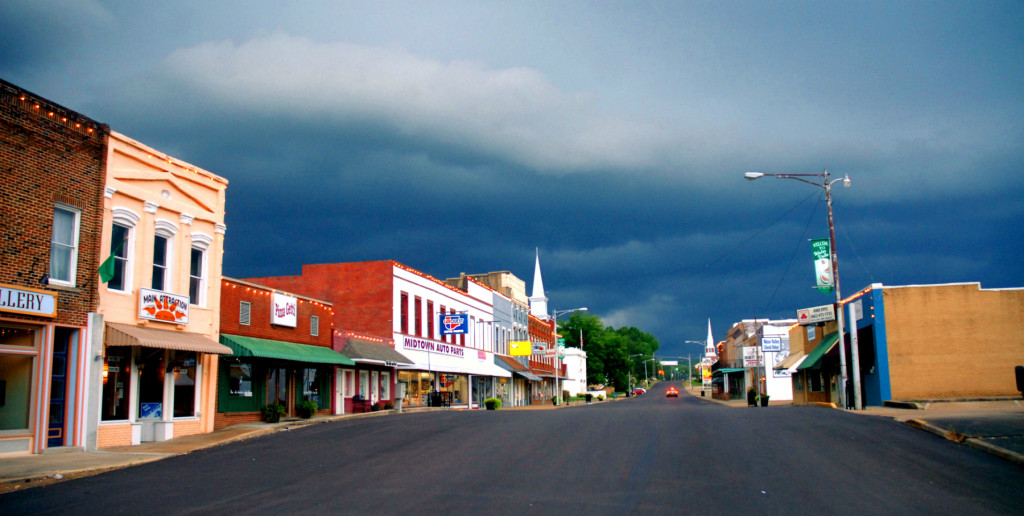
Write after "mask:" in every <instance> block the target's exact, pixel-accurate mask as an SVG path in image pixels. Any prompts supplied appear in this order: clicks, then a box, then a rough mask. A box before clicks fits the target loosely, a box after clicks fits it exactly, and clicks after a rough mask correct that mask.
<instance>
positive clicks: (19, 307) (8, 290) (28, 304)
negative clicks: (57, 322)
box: [0, 285, 57, 317]
mask: <svg viewBox="0 0 1024 516" xmlns="http://www.w3.org/2000/svg"><path fill="white" fill-rule="evenodd" d="M0 311H3V312H13V313H16V314H25V315H39V316H42V317H57V295H56V294H53V293H50V292H44V291H42V290H34V289H28V288H23V287H15V286H10V285H0Z"/></svg>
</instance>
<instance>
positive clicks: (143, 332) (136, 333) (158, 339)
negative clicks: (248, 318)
mask: <svg viewBox="0 0 1024 516" xmlns="http://www.w3.org/2000/svg"><path fill="white" fill-rule="evenodd" d="M104 340H105V341H106V343H107V345H108V346H142V347H144V348H160V349H174V350H178V351H196V352H199V353H214V354H217V355H230V354H231V348H229V347H227V346H224V345H222V344H219V343H217V342H214V341H213V340H212V339H210V338H207V337H204V336H202V335H199V334H196V333H188V332H184V331H172V330H158V329H156V328H149V327H146V326H134V325H131V324H118V323H107V325H106V334H105V336H104Z"/></svg>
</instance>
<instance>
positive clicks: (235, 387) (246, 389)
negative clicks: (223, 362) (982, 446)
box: [227, 364, 252, 398]
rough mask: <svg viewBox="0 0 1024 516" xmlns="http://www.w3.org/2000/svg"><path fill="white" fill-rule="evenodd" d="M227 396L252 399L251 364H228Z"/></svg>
mask: <svg viewBox="0 0 1024 516" xmlns="http://www.w3.org/2000/svg"><path fill="white" fill-rule="evenodd" d="M227 368H228V395H229V396H237V397H240V398H251V397H252V364H228V365H227Z"/></svg>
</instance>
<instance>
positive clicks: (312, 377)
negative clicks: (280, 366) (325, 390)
mask: <svg viewBox="0 0 1024 516" xmlns="http://www.w3.org/2000/svg"><path fill="white" fill-rule="evenodd" d="M322 383H323V375H322V374H321V372H320V370H318V369H311V368H307V369H303V370H302V397H303V399H307V400H313V401H315V402H316V405H317V406H318V407H320V408H327V407H324V406H323V401H324V400H323V398H324V396H321V395H320V394H321V389H322V387H323V386H322V385H321V384H322Z"/></svg>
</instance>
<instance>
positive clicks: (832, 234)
mask: <svg viewBox="0 0 1024 516" xmlns="http://www.w3.org/2000/svg"><path fill="white" fill-rule="evenodd" d="M765 176H771V177H777V178H779V179H795V180H797V181H802V182H804V183H807V184H809V185H814V186H817V187H818V188H824V189H825V201H826V203H827V204H828V240H829V245H831V246H832V278H833V280H834V281H835V284H836V285H835V286H836V322H837V323H838V332H839V333H838V334H839V362H840V368H841V369H842V374H841V377H842V384H843V386H842V387H843V388H842V391H841V392H842V396H843V399H844V400H845V398H846V382H847V379H846V345H845V344H844V340H843V295H842V294H841V293H840V291H839V257H838V253H837V252H836V229H835V225H834V224H833V222H832V185H833V184H834V183H837V182H839V181H842V182H843V186H844V187H846V188H849V187H850V176H849V175H848V174H844V175H843V177H841V178H839V179H833V180H829V175H828V169H825V170H824V171H822V173H821V174H766V173H763V172H747V173H746V174H743V177H744V178H746V179H747V181H753V180H755V179H760V178H762V177H765ZM805 177H820V178H821V182H820V183H818V182H815V181H810V180H807V179H804V178H805ZM853 342H856V340H854V341H853ZM850 354H851V355H853V357H852V358H853V398H854V408H855V409H857V410H860V409H861V399H860V368H859V367H860V357H859V356H858V352H857V349H856V348H852V349H851V350H850Z"/></svg>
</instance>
